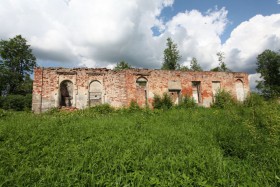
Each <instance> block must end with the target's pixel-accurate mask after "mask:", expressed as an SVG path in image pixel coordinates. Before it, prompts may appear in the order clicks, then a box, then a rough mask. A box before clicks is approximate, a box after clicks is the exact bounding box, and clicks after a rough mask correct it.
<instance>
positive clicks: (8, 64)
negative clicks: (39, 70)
mask: <svg viewBox="0 0 280 187" xmlns="http://www.w3.org/2000/svg"><path fill="white" fill-rule="evenodd" d="M35 66H36V58H35V56H34V55H33V54H32V50H31V48H30V45H28V44H27V41H26V39H24V38H23V37H22V36H21V35H17V36H15V37H14V38H10V39H9V40H1V41H0V81H1V82H0V84H1V87H0V89H1V94H3V93H4V94H5V95H7V94H22V93H23V92H24V93H26V92H28V93H31V92H32V88H30V81H31V79H30V74H31V73H32V72H33V68H34V67H35ZM28 85H29V86H28Z"/></svg>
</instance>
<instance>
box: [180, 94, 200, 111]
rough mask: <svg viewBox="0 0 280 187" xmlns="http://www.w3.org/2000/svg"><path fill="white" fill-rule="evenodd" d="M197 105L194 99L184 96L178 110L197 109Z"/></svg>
mask: <svg viewBox="0 0 280 187" xmlns="http://www.w3.org/2000/svg"><path fill="white" fill-rule="evenodd" d="M196 106H197V104H196V103H195V101H194V99H193V98H191V97H189V96H187V95H186V96H183V97H182V99H181V101H180V102H179V105H178V106H177V108H193V107H196Z"/></svg>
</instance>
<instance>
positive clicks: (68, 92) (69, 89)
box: [60, 80, 73, 107]
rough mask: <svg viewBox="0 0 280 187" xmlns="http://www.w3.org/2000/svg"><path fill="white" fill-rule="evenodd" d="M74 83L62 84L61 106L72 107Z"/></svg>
mask: <svg viewBox="0 0 280 187" xmlns="http://www.w3.org/2000/svg"><path fill="white" fill-rule="evenodd" d="M72 99H73V83H72V82H71V81H69V80H65V81H62V82H61V83H60V106H66V107H69V106H72V104H73V103H72Z"/></svg>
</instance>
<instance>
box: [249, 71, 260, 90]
mask: <svg viewBox="0 0 280 187" xmlns="http://www.w3.org/2000/svg"><path fill="white" fill-rule="evenodd" d="M260 80H262V79H261V75H260V74H259V73H254V74H250V75H249V84H250V89H251V91H255V92H257V91H258V90H256V86H257V84H258V83H257V81H260Z"/></svg>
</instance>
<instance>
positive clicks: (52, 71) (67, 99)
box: [32, 67, 250, 113]
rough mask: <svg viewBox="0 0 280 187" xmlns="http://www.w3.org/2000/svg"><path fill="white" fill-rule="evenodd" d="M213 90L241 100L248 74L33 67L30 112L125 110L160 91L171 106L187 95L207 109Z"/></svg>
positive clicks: (147, 101)
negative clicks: (99, 106)
mask: <svg viewBox="0 0 280 187" xmlns="http://www.w3.org/2000/svg"><path fill="white" fill-rule="evenodd" d="M218 89H224V90H226V91H229V92H230V93H231V94H232V95H233V97H235V98H236V99H237V100H239V101H242V100H244V99H245V98H246V96H247V95H248V94H249V92H250V90H249V81H248V74H246V73H239V72H209V71H204V72H187V71H170V70H151V69H128V70H123V71H113V70H109V69H105V68H97V69H95V68H72V69H68V68H41V67H40V68H36V69H34V83H33V98H32V110H33V111H34V112H35V113H40V112H44V111H47V110H48V109H51V108H53V107H61V106H72V107H76V108H79V109H83V108H86V107H89V106H95V105H97V104H102V103H108V104H110V105H111V106H113V107H126V106H129V104H130V102H131V101H132V100H134V101H136V102H137V103H138V104H139V105H140V106H145V105H146V104H147V105H149V106H150V107H151V106H152V102H153V98H154V95H155V94H157V95H163V93H168V94H170V96H171V98H172V100H173V102H174V103H178V102H179V99H178V98H179V97H181V96H184V95H188V96H191V97H193V98H194V99H195V100H196V101H197V102H198V104H199V105H202V106H205V107H209V106H210V104H211V102H212V101H213V98H214V97H213V96H214V94H215V93H216V92H217V90H218Z"/></svg>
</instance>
